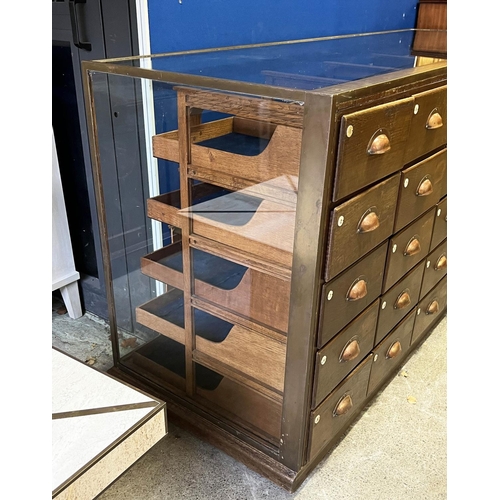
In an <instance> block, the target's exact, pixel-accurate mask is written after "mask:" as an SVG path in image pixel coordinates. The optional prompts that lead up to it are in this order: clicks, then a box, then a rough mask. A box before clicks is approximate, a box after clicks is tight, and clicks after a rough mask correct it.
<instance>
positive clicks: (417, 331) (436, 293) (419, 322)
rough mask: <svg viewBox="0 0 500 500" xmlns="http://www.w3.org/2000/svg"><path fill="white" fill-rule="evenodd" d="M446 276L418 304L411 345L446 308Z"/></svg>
mask: <svg viewBox="0 0 500 500" xmlns="http://www.w3.org/2000/svg"><path fill="white" fill-rule="evenodd" d="M446 292H447V279H446V276H445V277H444V278H443V279H442V280H441V281H440V282H439V283H438V284H437V285H436V286H435V287H434V288H433V289H432V290H431V291H430V292H429V293H428V294H427V295H426V296H425V297H424V298H423V299H422V300H421V301H420V302H419V303H418V306H417V316H416V318H415V326H414V327H413V335H412V338H411V343H412V344H414V343H415V342H417V341H418V340H419V338H420V337H421V336H422V335H423V334H424V333H425V332H426V330H427V329H428V328H429V327H430V326H431V325H432V324H433V323H434V322H436V321H437V320H438V319H439V318H440V317H441V313H442V312H443V311H444V310H445V308H446V303H447V293H446Z"/></svg>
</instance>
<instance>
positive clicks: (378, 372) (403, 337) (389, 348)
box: [368, 308, 417, 395]
mask: <svg viewBox="0 0 500 500" xmlns="http://www.w3.org/2000/svg"><path fill="white" fill-rule="evenodd" d="M416 312H417V310H416V308H414V309H413V311H412V312H411V313H410V314H408V315H407V316H406V317H405V318H404V319H403V321H401V323H399V324H398V325H397V326H396V328H394V330H393V331H392V332H391V333H390V334H389V335H387V337H385V339H384V340H382V342H380V344H379V345H378V346H377V347H376V348H375V349H374V350H373V364H372V371H371V374H370V382H369V384H368V395H371V394H373V393H374V392H375V391H376V390H377V389H378V388H379V387H380V385H381V383H382V382H383V381H384V380H387V377H388V376H389V374H391V373H393V372H394V371H395V370H397V369H398V367H400V366H401V360H402V359H403V358H404V357H405V355H406V353H407V351H408V350H409V348H410V342H411V334H412V332H413V323H414V322H415V315H416Z"/></svg>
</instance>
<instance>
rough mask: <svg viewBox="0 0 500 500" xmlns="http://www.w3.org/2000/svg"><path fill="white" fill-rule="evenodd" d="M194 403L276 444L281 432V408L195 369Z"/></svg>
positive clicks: (207, 371) (210, 372) (211, 372)
mask: <svg viewBox="0 0 500 500" xmlns="http://www.w3.org/2000/svg"><path fill="white" fill-rule="evenodd" d="M195 370H196V393H195V396H196V399H197V400H198V401H199V402H201V403H202V404H204V406H206V407H207V408H209V409H210V410H211V411H213V412H215V413H216V414H218V415H220V416H221V417H224V418H226V419H228V420H229V421H231V422H235V423H236V424H239V425H240V426H241V427H244V428H246V429H248V430H250V431H251V432H253V433H255V434H257V435H258V436H261V437H262V438H264V439H266V440H268V441H270V442H272V443H274V444H277V443H278V440H279V438H280V432H281V411H282V405H281V404H280V403H279V402H277V401H275V400H273V399H271V398H268V397H266V396H264V395H262V394H260V393H259V392H257V391H255V390H253V389H251V388H250V387H247V386H244V385H242V384H239V383H238V382H236V381H234V380H231V379H230V378H228V377H226V376H224V375H222V374H220V373H217V372H216V371H214V370H211V369H209V368H206V367H205V366H202V365H200V364H196V365H195Z"/></svg>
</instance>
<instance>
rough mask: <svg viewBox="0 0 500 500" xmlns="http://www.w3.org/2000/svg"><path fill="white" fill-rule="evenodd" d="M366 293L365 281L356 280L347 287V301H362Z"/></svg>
mask: <svg viewBox="0 0 500 500" xmlns="http://www.w3.org/2000/svg"><path fill="white" fill-rule="evenodd" d="M367 293H368V287H367V286H366V281H365V280H364V279H361V278H358V279H357V280H356V281H354V283H353V284H352V285H351V286H350V287H349V290H348V292H347V297H346V299H347V300H350V301H354V300H359V299H362V298H363V297H366V294H367Z"/></svg>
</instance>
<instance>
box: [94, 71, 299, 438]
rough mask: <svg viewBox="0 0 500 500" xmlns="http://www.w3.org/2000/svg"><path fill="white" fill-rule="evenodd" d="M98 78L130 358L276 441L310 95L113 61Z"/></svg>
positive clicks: (110, 217)
mask: <svg viewBox="0 0 500 500" xmlns="http://www.w3.org/2000/svg"><path fill="white" fill-rule="evenodd" d="M92 87H93V99H94V103H95V122H96V130H97V140H98V149H97V152H98V156H99V172H100V178H101V181H102V182H101V188H102V193H103V199H104V213H105V216H106V231H107V239H106V241H107V245H108V247H109V263H110V266H109V267H110V272H111V284H112V297H111V298H112V301H113V306H114V309H115V319H116V325H117V331H116V332H112V335H113V336H114V341H115V342H116V344H117V346H118V350H119V361H120V363H122V364H123V365H125V366H126V367H128V368H129V369H131V370H133V371H135V372H137V373H139V374H141V375H142V376H144V377H146V378H147V379H149V380H150V381H152V382H154V383H157V384H160V385H162V386H163V387H164V388H166V389H168V390H172V391H181V392H182V393H185V394H186V395H187V396H188V397H191V398H194V399H196V400H198V399H199V400H200V401H203V404H204V405H206V406H207V407H209V408H211V409H212V410H213V411H214V412H216V413H217V412H220V413H222V414H227V413H231V412H232V413H234V415H233V417H234V418H235V419H237V420H238V421H239V422H240V424H241V426H243V427H245V428H247V429H250V430H251V431H252V432H254V433H255V434H256V435H258V436H260V438H262V439H265V440H267V441H270V442H277V440H278V434H277V433H278V432H279V422H280V412H281V398H282V393H283V384H284V369H285V353H286V335H287V331H288V314H289V301H290V279H291V266H292V254H293V243H294V231H295V212H296V202H297V191H298V182H299V161H300V151H301V140H302V128H301V127H302V117H303V109H302V106H301V104H299V103H295V102H289V103H284V102H277V101H272V100H269V99H260V98H258V97H249V96H241V95H238V94H225V95H224V96H222V97H221V95H220V93H215V92H210V91H206V90H200V89H195V88H192V87H190V88H184V87H179V86H174V85H171V84H169V83H164V82H154V83H152V82H150V81H147V80H141V79H136V78H130V77H124V76H119V75H107V74H104V73H100V72H96V73H93V74H92ZM255 345H260V346H261V348H259V349H257V350H255V348H251V347H252V346H255ZM270 364H274V368H273V370H271V371H270V372H268V371H267V370H265V369H264V367H266V366H269V365H270ZM214 380H215V381H216V382H217V384H216V385H214V386H213V387H212V385H211V381H214ZM235 395H239V396H238V398H239V399H238V400H239V401H242V403H241V404H242V406H241V407H238V408H237V407H235V406H231V405H229V406H228V404H227V401H226V400H227V398H228V397H236V396H235ZM252 412H255V414H252ZM262 412H264V413H265V414H266V415H267V417H266V419H264V420H262V418H263V417H262V415H261V414H262ZM270 415H272V419H270ZM233 417H231V418H233Z"/></svg>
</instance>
